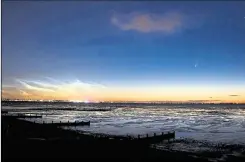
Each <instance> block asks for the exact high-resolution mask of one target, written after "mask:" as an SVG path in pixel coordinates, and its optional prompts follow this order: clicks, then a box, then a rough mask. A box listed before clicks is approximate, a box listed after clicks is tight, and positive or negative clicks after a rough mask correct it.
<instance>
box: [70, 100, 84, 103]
mask: <svg viewBox="0 0 245 162" xmlns="http://www.w3.org/2000/svg"><path fill="white" fill-rule="evenodd" d="M70 102H74V103H79V102H83V101H80V100H70Z"/></svg>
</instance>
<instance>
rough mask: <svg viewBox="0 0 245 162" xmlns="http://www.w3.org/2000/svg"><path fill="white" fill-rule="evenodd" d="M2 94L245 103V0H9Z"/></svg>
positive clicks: (12, 96) (4, 7) (4, 10)
mask: <svg viewBox="0 0 245 162" xmlns="http://www.w3.org/2000/svg"><path fill="white" fill-rule="evenodd" d="M2 97H3V98H10V99H17V98H18V99H40V100H41V99H42V100H53V99H57V100H77V101H197V102H198V101H200V102H244V103H245V2H242V1H241V2H221V1H220V2H210V1H206V2H195V1H190V2H177V1H176V2H168V1H166V2H160V1H153V2H147V1H145V2H140V1H138V2H133V1H121V2H109V1H103V2H98V1H90V2H89V1H84V2H79V1H72V2H68V1H52V2H45V1H37V2H32V1H25V2H17V1H15V2H13V1H12V2H10V1H5V2H3V3H2Z"/></svg>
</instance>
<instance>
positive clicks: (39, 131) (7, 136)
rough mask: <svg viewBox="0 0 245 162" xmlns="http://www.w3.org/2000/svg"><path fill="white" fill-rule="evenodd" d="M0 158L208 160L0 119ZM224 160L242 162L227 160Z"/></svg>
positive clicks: (239, 159) (137, 143) (48, 126)
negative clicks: (0, 149)
mask: <svg viewBox="0 0 245 162" xmlns="http://www.w3.org/2000/svg"><path fill="white" fill-rule="evenodd" d="M2 143H3V144H2V156H3V159H4V160H19V159H32V160H39V159H48V160H50V159H52V160H58V159H64V158H65V159H67V160H68V161H70V160H79V159H80V160H82V159H98V160H100V159H102V158H103V159H104V158H106V159H108V158H110V159H111V158H113V159H125V160H127V159H130V160H137V161H142V160H144V161H145V160H159V161H163V160H165V161H179V162H182V161H203V162H204V161H208V160H207V159H203V158H200V156H199V157H198V158H195V157H193V156H194V155H193V154H188V153H185V152H176V151H175V152H172V151H166V150H165V151H162V150H156V149H154V148H150V147H149V145H148V144H146V143H140V142H136V143H135V142H125V141H118V140H105V139H104V140H103V139H98V138H94V137H92V136H89V135H83V134H80V133H77V132H74V131H69V130H63V129H60V128H57V127H55V126H50V125H42V124H35V123H31V122H27V121H24V120H19V119H15V118H8V117H3V116H2ZM226 161H244V158H235V159H234V158H230V159H229V158H228V159H227V160H226Z"/></svg>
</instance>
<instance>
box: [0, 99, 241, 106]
mask: <svg viewBox="0 0 245 162" xmlns="http://www.w3.org/2000/svg"><path fill="white" fill-rule="evenodd" d="M5 103H42V104H43V103H61V104H64V103H69V104H87V105H91V104H142V105H245V103H205V102H204V103H202V102H164V101H159V102H158V101H156V102H133V101H130V102H126V101H125V102H89V103H86V102H72V101H57V100H53V101H46V100H45V101H36V100H2V105H3V104H5Z"/></svg>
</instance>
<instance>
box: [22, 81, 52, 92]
mask: <svg viewBox="0 0 245 162" xmlns="http://www.w3.org/2000/svg"><path fill="white" fill-rule="evenodd" d="M17 82H19V83H21V84H22V86H24V88H26V89H29V90H36V91H44V92H54V90H52V89H50V88H44V87H38V86H35V85H32V84H31V83H29V82H28V81H23V80H19V79H17Z"/></svg>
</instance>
